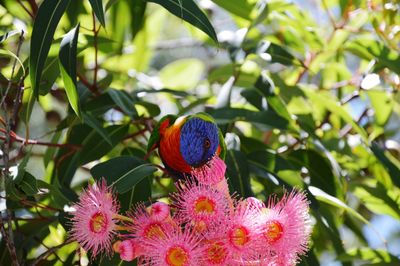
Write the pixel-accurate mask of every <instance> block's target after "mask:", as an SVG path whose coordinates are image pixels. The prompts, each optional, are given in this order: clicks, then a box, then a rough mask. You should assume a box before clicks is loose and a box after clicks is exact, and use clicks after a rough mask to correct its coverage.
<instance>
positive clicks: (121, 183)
mask: <svg viewBox="0 0 400 266" xmlns="http://www.w3.org/2000/svg"><path fill="white" fill-rule="evenodd" d="M155 171H157V167H155V166H154V165H152V164H142V165H139V166H137V167H135V168H134V169H131V170H130V171H128V172H126V173H125V174H124V175H122V176H120V177H119V178H118V179H117V180H116V181H115V182H114V183H112V185H113V186H115V187H116V189H117V191H118V192H119V193H125V192H127V191H128V190H130V189H132V187H133V186H135V185H136V184H137V183H139V182H140V181H141V180H143V179H144V178H145V177H148V176H149V175H151V174H153V173H154V172H155Z"/></svg>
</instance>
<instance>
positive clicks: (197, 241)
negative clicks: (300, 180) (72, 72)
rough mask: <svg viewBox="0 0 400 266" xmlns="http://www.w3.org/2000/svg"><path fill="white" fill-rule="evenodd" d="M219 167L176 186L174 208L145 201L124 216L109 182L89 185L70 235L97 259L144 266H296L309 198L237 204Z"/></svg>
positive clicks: (306, 232)
mask: <svg viewBox="0 0 400 266" xmlns="http://www.w3.org/2000/svg"><path fill="white" fill-rule="evenodd" d="M221 162H222V163H223V161H217V162H214V164H213V165H214V167H209V168H210V169H211V168H213V169H214V171H213V174H212V175H209V176H211V178H210V179H207V176H208V175H207V171H208V170H210V169H203V171H201V174H200V178H195V177H191V178H187V179H186V180H183V181H180V182H178V183H176V186H177V192H175V193H173V194H172V195H171V197H170V198H171V204H166V203H163V202H155V203H153V204H152V205H150V206H148V207H146V206H145V205H144V204H143V203H141V204H138V205H136V206H135V207H134V208H133V209H132V210H130V211H129V212H128V213H127V214H126V216H123V215H120V214H118V204H117V202H116V200H115V196H114V195H113V193H112V191H111V189H110V188H107V186H106V184H105V181H104V180H103V181H101V182H99V183H97V184H95V185H93V186H91V187H89V189H88V190H86V191H85V192H84V193H83V194H82V195H81V197H80V201H79V203H77V204H76V205H75V206H74V207H75V209H76V212H75V214H74V216H73V218H72V230H71V236H72V238H73V239H75V240H76V241H78V242H79V243H80V245H81V246H82V247H83V248H84V249H85V250H88V251H91V254H92V257H95V256H96V255H98V254H99V252H105V253H107V254H111V252H112V251H115V252H117V253H119V255H120V258H121V259H122V260H124V261H132V260H134V259H137V263H138V265H160V266H161V265H169V266H185V265H187V266H192V265H271V266H272V265H282V266H289V265H295V264H296V262H297V261H298V260H299V256H301V255H303V254H305V253H306V251H307V249H308V241H309V236H310V233H311V225H310V217H309V214H308V202H307V199H306V196H305V194H304V193H301V192H297V191H295V190H293V191H292V192H285V194H284V196H283V198H282V199H281V200H277V198H276V197H272V198H270V200H269V201H268V204H266V205H265V204H264V203H263V202H261V201H259V200H258V199H256V198H253V197H250V198H246V199H236V198H235V197H232V196H231V195H230V194H229V190H228V186H227V181H226V179H225V178H224V173H225V166H224V165H222V164H221ZM216 169H217V170H216ZM218 174H223V176H222V178H221V177H218V178H217V175H218ZM117 231H119V233H118V234H117V233H116V232H117ZM112 241H114V243H113V244H112Z"/></svg>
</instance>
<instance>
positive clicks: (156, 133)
mask: <svg viewBox="0 0 400 266" xmlns="http://www.w3.org/2000/svg"><path fill="white" fill-rule="evenodd" d="M167 119H169V125H168V126H170V125H172V124H173V123H174V122H175V120H176V119H177V116H176V115H166V116H164V117H163V118H161V119H160V121H158V123H157V125H156V126H155V128H154V129H153V132H151V135H150V139H149V143H148V144H147V152H149V151H151V150H153V149H155V148H157V147H158V143H159V142H160V126H161V124H162V123H163V122H164V121H165V120H167Z"/></svg>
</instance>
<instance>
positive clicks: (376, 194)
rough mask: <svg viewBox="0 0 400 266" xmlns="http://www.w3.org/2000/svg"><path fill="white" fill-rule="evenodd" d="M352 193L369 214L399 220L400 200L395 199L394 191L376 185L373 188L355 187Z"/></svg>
mask: <svg viewBox="0 0 400 266" xmlns="http://www.w3.org/2000/svg"><path fill="white" fill-rule="evenodd" d="M397 192H398V190H397ZM353 193H354V195H356V196H357V197H358V198H359V199H360V200H361V201H362V202H363V203H364V204H365V206H366V207H367V208H368V209H369V210H370V211H371V212H373V213H377V214H387V215H390V216H392V217H394V218H395V219H397V220H400V198H399V197H396V191H394V190H387V189H386V188H385V187H384V186H383V185H382V184H380V183H378V184H377V185H376V186H374V187H369V186H366V185H357V186H356V187H355V189H354V191H353Z"/></svg>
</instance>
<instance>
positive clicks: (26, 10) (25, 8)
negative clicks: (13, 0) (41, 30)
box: [18, 0, 35, 19]
mask: <svg viewBox="0 0 400 266" xmlns="http://www.w3.org/2000/svg"><path fill="white" fill-rule="evenodd" d="M18 3H19V5H20V6H21V7H22V8H23V9H24V10H25V12H26V13H28V15H29V16H30V17H31V18H32V19H34V18H35V16H34V15H33V14H32V13H31V11H29V9H28V8H27V7H26V6H25V5H24V3H22V1H21V0H18Z"/></svg>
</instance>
